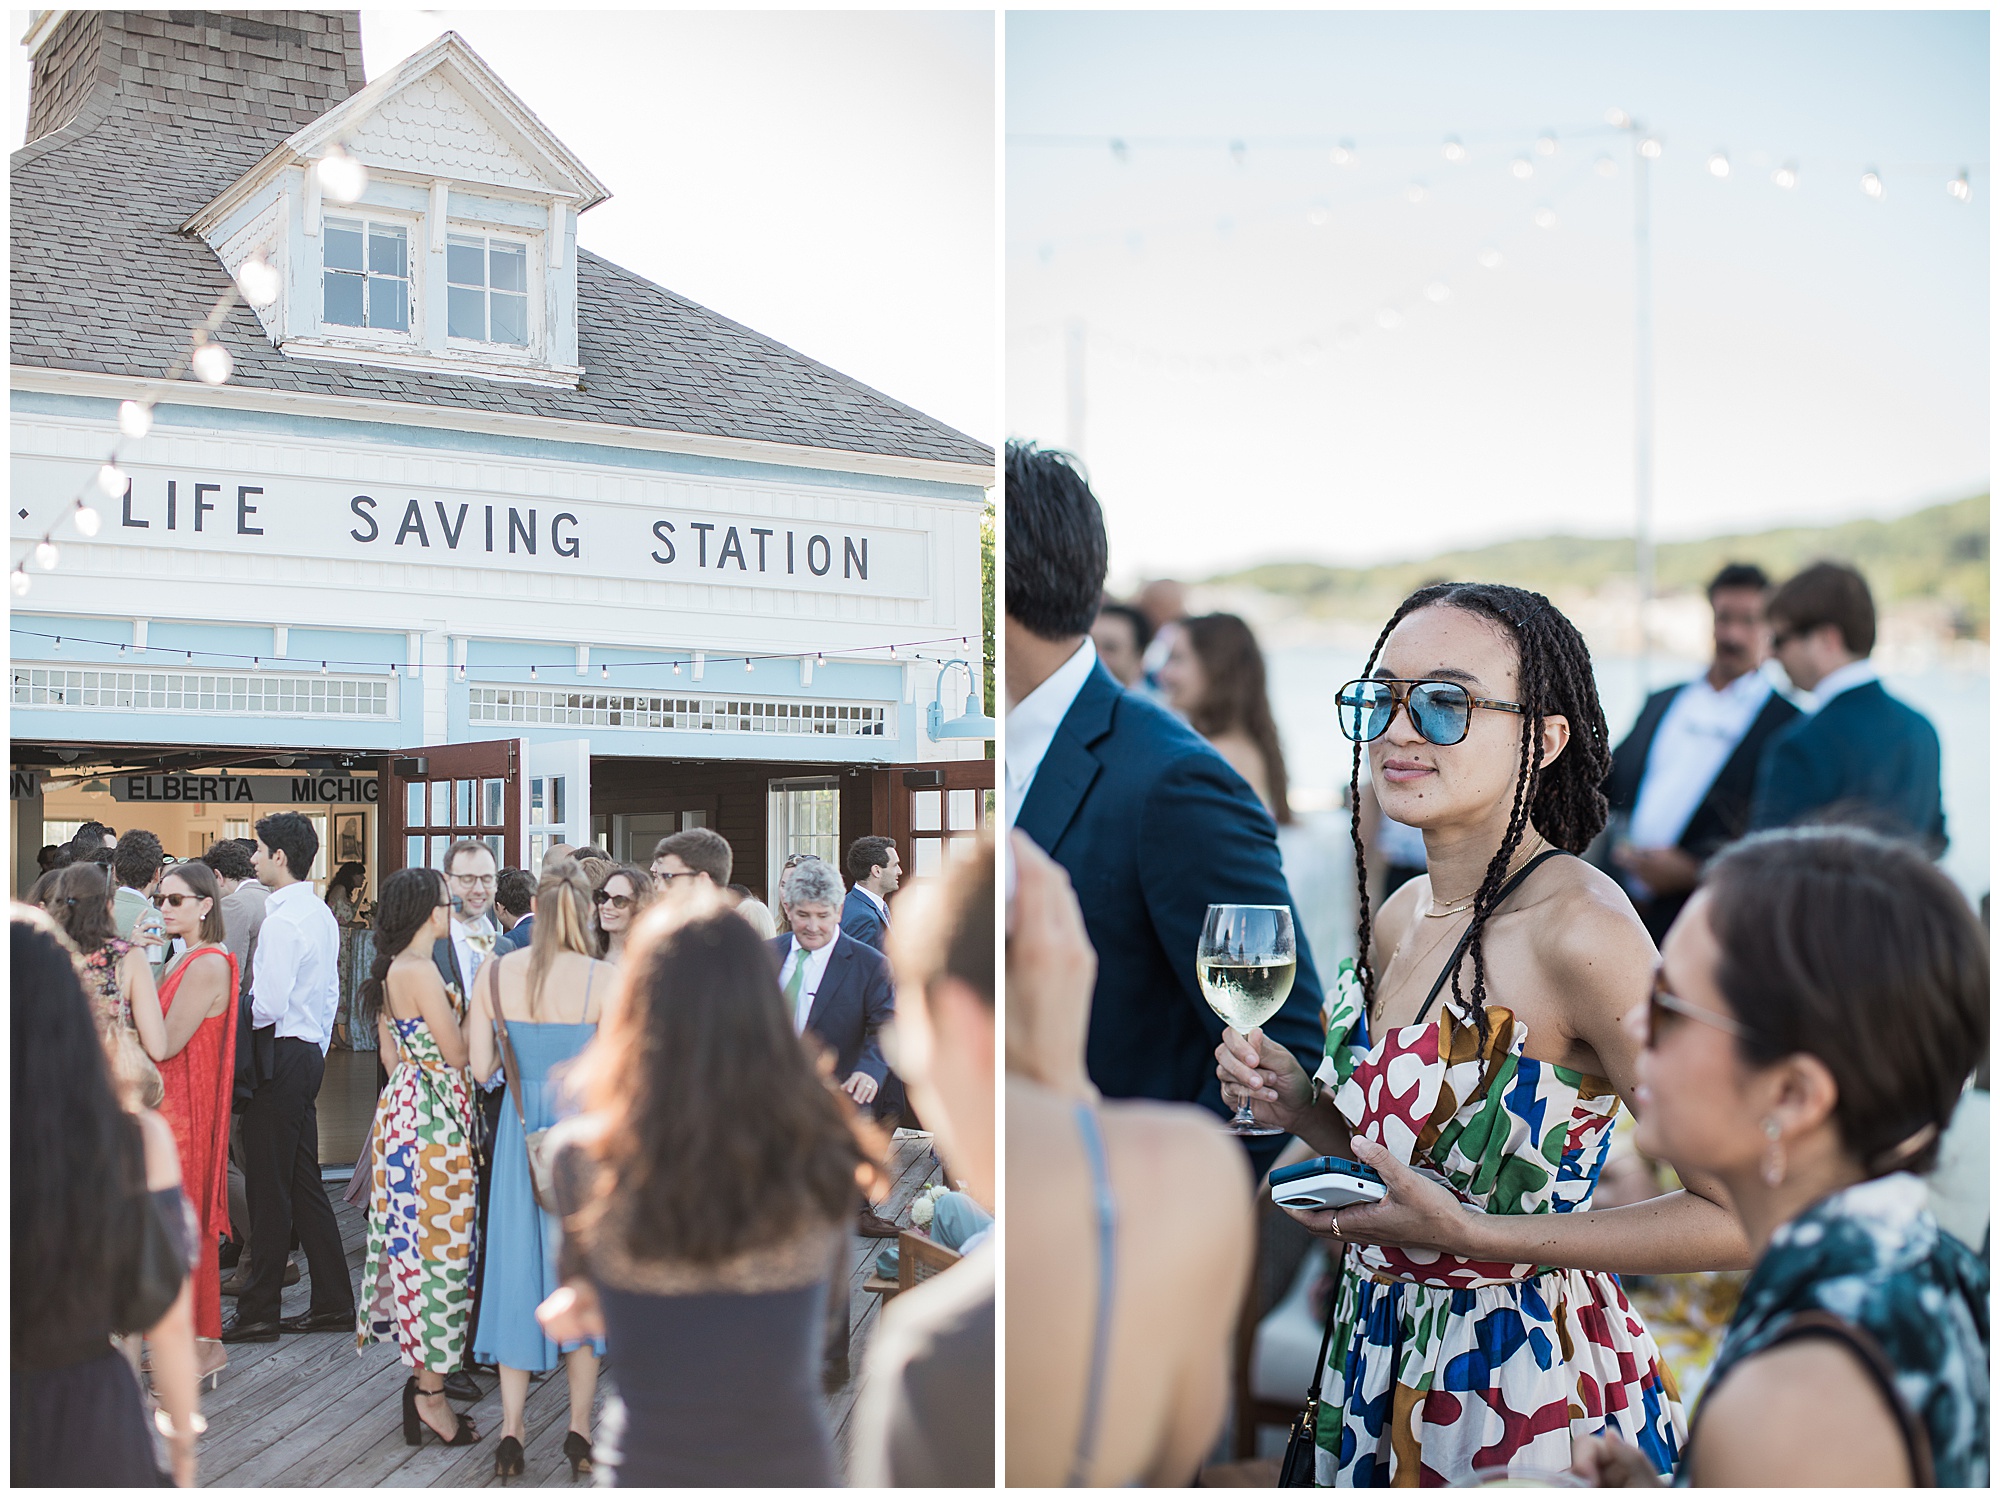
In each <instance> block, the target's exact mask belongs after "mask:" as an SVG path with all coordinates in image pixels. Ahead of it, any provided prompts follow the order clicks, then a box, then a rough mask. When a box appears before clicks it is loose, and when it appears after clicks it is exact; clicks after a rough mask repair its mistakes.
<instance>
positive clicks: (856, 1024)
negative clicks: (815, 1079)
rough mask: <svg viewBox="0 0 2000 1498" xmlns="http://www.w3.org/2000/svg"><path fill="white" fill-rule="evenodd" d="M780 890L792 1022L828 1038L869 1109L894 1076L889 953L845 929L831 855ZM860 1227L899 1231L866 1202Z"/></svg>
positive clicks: (812, 861)
mask: <svg viewBox="0 0 2000 1498" xmlns="http://www.w3.org/2000/svg"><path fill="white" fill-rule="evenodd" d="M779 889H780V898H781V899H782V900H783V902H784V907H785V911H786V913H787V914H788V915H789V916H790V918H791V923H792V929H791V930H790V931H789V932H788V933H786V934H785V935H783V936H779V937H774V938H773V939H772V940H771V941H770V943H769V944H768V945H769V946H770V948H771V954H772V956H773V957H775V958H776V959H777V963H778V987H779V989H780V990H781V991H782V992H783V994H784V996H785V1004H786V1006H787V1009H788V1011H789V1012H790V1014H791V1016H792V1028H793V1029H794V1030H796V1031H798V1032H799V1033H800V1034H804V1033H805V1032H806V1031H808V1030H810V1031H811V1032H812V1033H813V1034H814V1035H816V1036H818V1037H819V1038H820V1040H822V1041H823V1042H825V1044H826V1046H827V1048H828V1049H829V1050H830V1051H832V1052H833V1057H834V1062H833V1074H834V1075H835V1076H837V1077H843V1078H845V1080H844V1081H843V1082H842V1083H841V1084H840V1086H841V1090H842V1091H843V1092H845V1093H846V1094H847V1095H848V1096H849V1097H851V1098H853V1099H854V1101H855V1102H856V1103H857V1104H859V1105H860V1106H862V1107H864V1108H865V1107H867V1106H869V1105H870V1104H871V1103H875V1102H876V1101H877V1097H878V1094H880V1093H881V1092H882V1090H883V1082H884V1080H885V1079H886V1078H887V1077H888V1075H889V1064H888V1062H887V1061H886V1060H884V1059H883V1056H882V1043H881V1031H882V1026H883V1024H884V1023H886V1022H887V1021H888V1020H889V1019H891V1018H893V1017H894V1015H895V1012H896V994H895V989H894V988H893V987H891V985H890V981H889V963H888V959H886V958H885V957H883V955H882V954H881V953H880V952H878V951H877V950H876V949H875V948H873V947H870V946H864V945H862V943H860V942H858V941H855V940H854V939H853V938H852V937H850V936H848V935H847V934H846V933H845V932H843V931H842V930H841V929H840V916H839V911H840V900H841V887H840V875H839V874H838V873H837V872H835V870H834V867H833V865H832V864H830V863H828V862H826V860H824V859H821V858H808V859H806V860H805V861H803V862H802V863H799V864H797V865H796V866H794V867H793V868H790V869H787V870H786V871H785V876H784V879H783V880H782V882H781V883H780V886H779ZM860 1227H861V1231H862V1233H863V1234H865V1235H867V1236H868V1237H871V1238H893V1237H895V1236H896V1232H897V1228H896V1225H895V1224H894V1223H892V1222H889V1221H887V1220H886V1219H884V1218H881V1217H878V1216H876V1214H875V1213H874V1212H873V1211H872V1210H871V1209H870V1208H868V1207H866V1206H864V1207H862V1209H861V1221H860Z"/></svg>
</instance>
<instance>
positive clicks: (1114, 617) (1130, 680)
mask: <svg viewBox="0 0 2000 1498" xmlns="http://www.w3.org/2000/svg"><path fill="white" fill-rule="evenodd" d="M1090 640H1091V643H1092V644H1094V645H1095V646H1096V647H1097V658H1098V659H1099V660H1100V661H1102V662H1104V669H1105V670H1107V671H1109V672H1110V673H1111V675H1112V678H1113V679H1114V680H1116V681H1117V683H1118V685H1119V686H1121V687H1124V688H1125V689H1126V690H1127V691H1128V692H1129V691H1143V690H1145V688H1146V647H1147V646H1148V645H1150V644H1152V643H1153V626H1152V624H1151V623H1150V622H1149V621H1148V620H1147V618H1146V616H1145V615H1144V614H1142V613H1140V612H1139V611H1138V610H1137V609H1135V608H1133V607H1132V605H1131V604H1129V603H1117V602H1113V601H1112V600H1110V599H1106V600H1105V601H1104V602H1103V603H1100V604H1099V605H1098V606H1097V618H1096V619H1095V620H1094V621H1092V623H1091V626H1090Z"/></svg>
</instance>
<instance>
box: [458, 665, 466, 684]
mask: <svg viewBox="0 0 2000 1498" xmlns="http://www.w3.org/2000/svg"><path fill="white" fill-rule="evenodd" d="M458 679H459V680H460V681H464V680H465V666H464V663H463V662H461V663H460V665H459V668H458Z"/></svg>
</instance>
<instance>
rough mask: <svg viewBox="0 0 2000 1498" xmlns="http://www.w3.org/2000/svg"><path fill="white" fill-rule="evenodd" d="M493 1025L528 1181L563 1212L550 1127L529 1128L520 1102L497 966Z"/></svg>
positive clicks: (551, 1207)
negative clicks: (524, 1149) (525, 1158)
mask: <svg viewBox="0 0 2000 1498" xmlns="http://www.w3.org/2000/svg"><path fill="white" fill-rule="evenodd" d="M498 960H499V959H498V958H495V959H494V961H496V962H497V961H498ZM493 1029H494V1032H495V1033H496V1034H497V1035H498V1036H499V1038H500V1059H501V1060H502V1061H504V1062H505V1063H506V1065H507V1091H508V1093H509V1094H510V1095H511V1096H512V1097H513V1099H514V1116H515V1117H516V1118H518V1119H520V1121H521V1138H522V1140H523V1141H524V1142H525V1143H526V1144H527V1146H528V1181H529V1184H530V1185H531V1186H532V1187H533V1188H534V1192H535V1205H536V1206H538V1207H540V1208H541V1209H542V1210H543V1211H544V1212H548V1213H551V1214H553V1215H555V1216H561V1215H562V1209H561V1208H560V1207H558V1206H557V1205H556V1183H555V1160H554V1155H553V1152H552V1151H551V1150H550V1149H549V1131H548V1130H547V1129H536V1130H535V1131H534V1132H533V1133H530V1132H529V1131H528V1110H527V1109H526V1108H525V1107H524V1106H522V1103H521V1063H520V1062H519V1061H518V1060H517V1059H516V1058H515V1056H514V1042H513V1039H512V1038H511V1037H510V1036H509V1035H508V1034H507V1016H506V1015H505V1014H504V1013H502V1012H501V1009H500V973H499V970H498V969H497V968H496V969H495V970H494V973H493Z"/></svg>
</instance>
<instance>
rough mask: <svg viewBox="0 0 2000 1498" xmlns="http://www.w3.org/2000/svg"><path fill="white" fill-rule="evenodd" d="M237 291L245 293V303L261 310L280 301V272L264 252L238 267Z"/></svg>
mask: <svg viewBox="0 0 2000 1498" xmlns="http://www.w3.org/2000/svg"><path fill="white" fill-rule="evenodd" d="M236 289H237V290H238V291H240V292H242V293H243V300H244V301H246V302H248V303H249V304H250V305H251V306H253V307H257V308H260V309H261V308H264V307H268V306H270V305H271V303H273V302H275V301H276V300H277V299H278V292H279V290H280V289H281V286H280V282H279V279H278V272H277V270H276V269H275V268H274V267H273V266H272V264H271V262H270V261H268V260H266V259H265V258H264V252H263V251H262V250H259V251H258V252H257V253H256V254H254V255H252V256H251V257H250V258H249V259H248V260H246V261H244V262H243V263H242V264H241V265H239V266H237V267H236Z"/></svg>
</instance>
